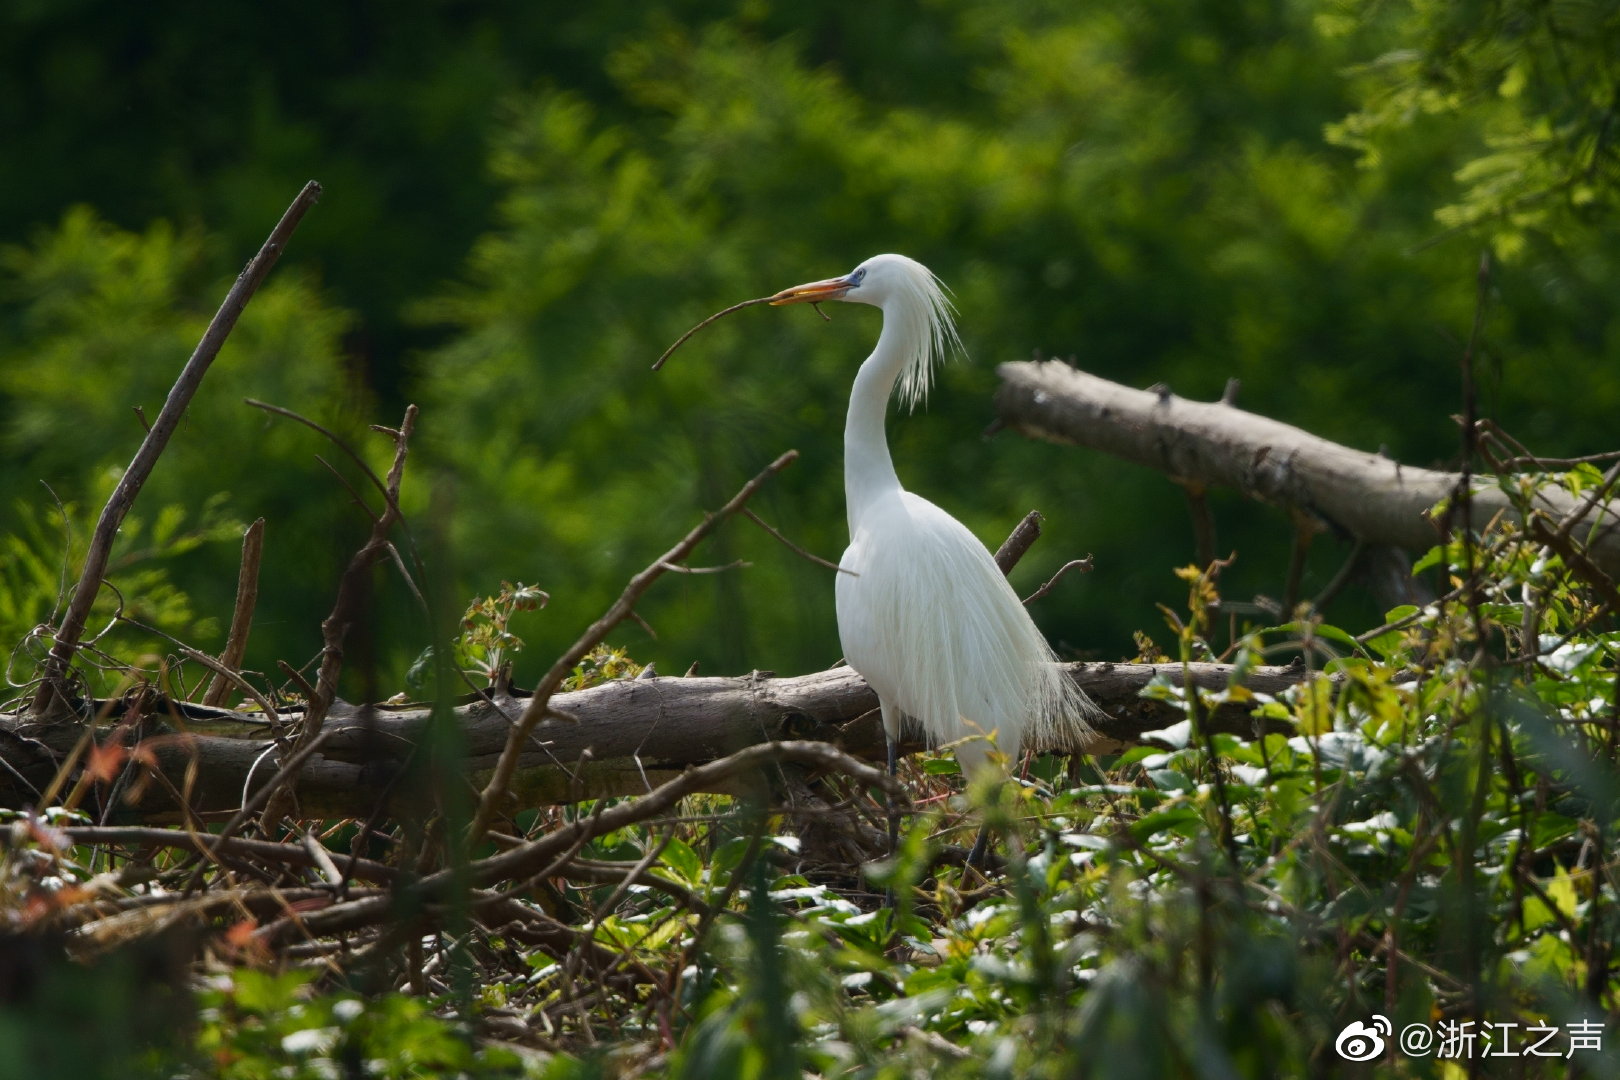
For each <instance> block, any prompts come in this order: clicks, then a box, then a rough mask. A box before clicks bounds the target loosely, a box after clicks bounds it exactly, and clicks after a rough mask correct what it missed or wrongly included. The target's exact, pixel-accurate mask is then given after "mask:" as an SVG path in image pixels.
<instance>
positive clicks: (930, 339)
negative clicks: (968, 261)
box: [849, 255, 965, 409]
mask: <svg viewBox="0 0 1620 1080" xmlns="http://www.w3.org/2000/svg"><path fill="white" fill-rule="evenodd" d="M861 271H865V274H864V275H863V280H862V281H861V284H860V285H859V286H858V287H857V288H856V289H855V291H854V293H853V294H852V295H851V296H850V297H849V298H850V299H851V300H859V299H864V298H863V297H861V296H860V295H859V294H860V293H872V294H878V296H880V297H881V299H877V298H874V299H873V300H868V301H867V302H868V303H874V302H875V303H878V304H879V306H880V307H882V308H883V318H884V321H885V322H888V321H889V320H894V321H897V322H898V323H900V325H899V326H897V327H896V328H895V329H896V330H897V331H899V333H900V340H901V341H904V342H906V343H907V344H908V345H909V346H910V355H908V356H907V357H906V358H905V366H904V367H903V368H902V369H901V372H900V381H899V385H898V389H897V394H898V396H899V398H900V403H901V404H902V405H904V406H905V407H906V408H907V409H914V408H916V406H917V404H918V403H919V402H924V401H927V400H928V387H929V384H930V383H931V382H932V381H933V377H934V365H935V364H937V363H942V362H944V361H946V360H949V359H951V357H952V356H953V355H958V356H960V355H965V352H964V350H963V348H962V339H961V338H960V337H958V336H957V333H956V308H955V306H954V305H953V304H952V303H951V298H950V295H949V293H948V292H947V290H946V288H945V286H944V284H943V283H942V282H941V281H940V280H939V278H937V277H935V276H934V274H933V272H932V271H931V270H929V269H928V267H926V266H924V265H923V264H922V263H920V262H917V261H916V260H915V259H908V258H906V256H904V255H875V256H873V257H872V258H870V259H868V260H866V262H864V263H862V264H861V266H860V267H859V268H858V269H857V270H856V271H855V273H857V274H859V273H861ZM850 276H851V277H854V274H851V275H850ZM880 289H881V290H882V292H881V293H879V290H880Z"/></svg>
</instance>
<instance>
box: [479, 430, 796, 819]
mask: <svg viewBox="0 0 1620 1080" xmlns="http://www.w3.org/2000/svg"><path fill="white" fill-rule="evenodd" d="M798 456H799V452H798V451H797V450H789V451H788V452H787V453H785V454H783V455H782V456H781V457H779V458H777V459H776V460H775V461H773V462H771V464H770V465H768V466H767V467H766V468H765V471H764V472H761V473H760V474H759V475H758V476H756V477H754V478H753V479H752V480H750V481H748V483H747V484H745V485H743V488H742V490H741V491H739V492H737V494H736V495H734V496H732V498H731V501H730V502H728V503H726V505H725V506H723V507H721V508H720V509H719V510H718V511H717V512H715V513H712V514H708V515H705V516H704V519H703V521H702V523H701V524H699V525H698V526H697V527H696V528H694V529H693V530H692V531H691V532H689V533H687V534H686V536H685V537H684V538H683V539H682V540H681V542H680V543H678V544H676V545H675V546H674V547H672V548H670V549H669V551H667V552H665V553H664V554H663V555H661V556H659V557H658V558H657V559H654V560H653V562H652V564H651V565H650V566H648V567H647V568H646V569H645V570H643V571H641V572H640V573H639V574H637V575H636V576H635V577H633V578H631V579H630V583H629V584H628V585H627V586H625V589H624V592H623V593H622V594H620V596H619V599H618V600H616V601H614V604H613V606H612V607H610V608H609V609H608V610H607V612H606V613H605V614H604V615H602V617H601V618H599V619H597V620H596V621H595V622H594V623H592V624H591V625H590V626H589V627H588V628H587V629H586V630H585V633H583V634H582V635H580V637H579V640H577V641H575V642H574V644H573V645H572V646H571V647H570V648H569V649H568V651H567V652H565V653H563V654H562V655H561V656H559V657H558V658H557V660H556V662H555V663H553V664H552V665H551V670H549V671H547V672H546V674H545V677H544V678H542V679H541V680H540V682H539V683H538V684H537V685H536V686H535V688H534V696H533V697H531V698H530V699H529V704H528V706H527V707H526V708H525V709H524V710H523V715H522V716H521V717H520V718H519V719H518V722H517V723H515V724H513V725H512V727H511V730H510V731H509V732H508V733H507V738H506V746H505V748H503V749H502V750H501V756H500V759H499V760H498V761H497V762H496V765H495V772H494V775H492V776H491V777H490V780H489V783H488V784H487V785H485V787H484V790H483V792H482V793H480V795H479V796H478V812H477V814H476V815H475V816H474V817H473V822H472V825H471V826H470V827H469V828H468V830H467V833H468V838H469V843H476V842H477V841H478V840H480V839H482V838H483V836H484V834H485V833H487V832H488V831H489V828H490V826H491V825H492V824H493V823H494V821H495V814H496V810H497V807H498V806H499V805H500V803H501V802H503V801H504V800H505V798H506V795H507V790H508V788H509V787H510V786H511V783H512V776H513V774H514V773H516V772H517V767H518V761H519V759H520V757H521V756H522V754H523V744H524V743H525V741H526V740H527V739H528V738H529V734H530V732H532V731H533V730H534V727H535V725H536V724H538V723H539V722H540V721H541V720H542V719H543V718H544V717H545V716H546V715H547V714H548V708H547V707H548V705H549V703H550V701H551V695H552V694H554V693H556V692H557V689H558V688H559V687H560V686H562V683H563V680H564V679H566V678H567V677H568V673H569V672H571V671H573V670H574V667H575V666H576V665H577V664H578V663H579V662H580V661H581V660H583V659H584V658H585V656H586V654H587V653H589V652H590V651H591V650H592V649H594V648H595V647H596V646H597V645H598V644H600V643H601V641H602V639H603V638H605V637H606V636H607V635H608V632H609V631H611V630H612V629H613V628H614V627H615V626H617V625H619V623H621V622H623V621H624V620H625V619H626V618H628V617H629V616H630V614H631V612H632V611H633V610H634V609H635V605H636V601H638V600H640V599H641V597H642V595H643V594H645V593H646V591H647V590H648V589H649V588H651V587H652V584H653V582H655V581H657V580H658V579H659V578H660V577H661V576H663V574H664V567H665V565H666V564H669V563H678V562H681V561H682V560H683V559H685V558H686V557H687V556H688V555H690V554H691V553H692V551H693V550H694V549H695V548H696V547H697V546H698V544H700V543H702V542H703V540H704V539H705V538H706V537H708V535H709V534H710V533H712V532H713V531H714V530H715V529H716V528H718V527H719V525H720V523H721V522H722V521H724V520H725V519H726V518H728V517H730V516H731V515H733V514H735V513H737V511H739V510H741V509H742V507H743V505H744V504H745V503H746V502H748V500H749V499H751V498H753V496H754V494H755V492H757V491H759V489H760V488H761V487H763V486H764V485H765V482H766V481H767V480H769V479H770V478H771V477H772V476H775V475H776V474H777V473H779V472H781V471H782V470H783V469H785V468H787V467H788V466H789V465H790V464H792V463H793V462H794V461H795V460H796V459H797V458H798Z"/></svg>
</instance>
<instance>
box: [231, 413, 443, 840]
mask: <svg viewBox="0 0 1620 1080" xmlns="http://www.w3.org/2000/svg"><path fill="white" fill-rule="evenodd" d="M272 411H284V410H275V409H272ZM298 419H300V420H303V418H302V417H298ZM304 422H305V423H310V422H309V421H307V420H305V421H304ZM310 426H311V427H314V428H316V430H322V429H321V428H319V427H318V425H315V424H313V423H310ZM415 427H416V406H415V405H407V406H405V419H404V420H403V421H401V423H400V425H399V430H398V431H395V430H393V429H391V428H376V430H378V431H383V432H386V433H387V434H389V435H392V436H393V439H394V463H393V465H392V466H391V467H390V468H389V470H388V478H387V480H386V482H384V483H382V484H381V487H382V492H383V499H384V504H385V505H384V506H383V512H382V513H381V514H380V515H378V516H377V517H376V518H375V519H374V520H373V522H372V525H371V536H370V537H369V538H368V539H367V540H366V543H365V545H364V546H363V547H361V548H360V550H359V551H357V552H355V553H354V556H353V558H351V559H350V560H349V565H348V566H347V567H345V568H344V570H343V576H342V577H341V578H339V579H338V594H337V599H336V600H334V601H333V602H332V613H331V614H330V615H328V616H327V617H326V618H325V619H324V620H322V622H321V666H320V670H319V671H318V673H317V674H316V677H315V693H314V694H313V695H312V696H311V697H310V699H309V705H308V708H306V709H305V711H304V722H303V723H302V724H301V725H299V729H298V734H297V736H296V737H295V738H294V740H293V744H292V749H293V754H292V757H291V758H290V759H289V761H288V764H287V765H286V767H284V769H283V772H282V775H283V776H284V777H285V778H286V779H285V780H284V782H283V783H282V784H281V785H280V786H279V788H278V790H277V792H276V796H275V798H273V799H270V800H268V801H267V802H266V803H265V810H264V823H263V824H264V827H265V829H266V831H268V830H269V828H270V827H271V826H272V825H273V824H274V823H275V822H277V821H279V820H280V819H281V818H282V817H283V816H285V815H286V812H287V810H288V809H289V807H290V805H291V802H292V797H293V778H294V777H296V775H297V771H298V769H299V768H301V767H302V766H303V763H304V761H306V760H307V755H305V754H304V753H302V751H303V750H304V749H305V748H307V747H309V746H311V745H313V740H314V739H315V738H316V737H317V736H318V735H319V733H320V730H321V725H323V724H324V723H325V722H326V713H327V711H328V710H329V709H330V708H331V707H332V702H333V701H335V700H337V680H338V675H339V674H340V673H341V672H342V670H343V642H344V639H345V638H347V637H348V634H349V627H350V626H352V625H353V624H354V622H355V621H356V620H357V619H358V618H359V614H360V613H359V608H360V602H361V601H360V598H361V596H362V594H363V588H362V585H361V582H362V580H363V579H364V577H365V575H366V574H367V573H368V572H369V571H370V570H371V567H372V565H373V564H374V563H376V562H378V561H379V560H381V559H382V558H383V557H384V556H386V555H387V554H388V552H389V550H390V548H391V545H390V544H389V542H388V534H389V533H390V532H391V531H392V530H393V528H394V526H395V525H396V524H397V523H398V522H399V519H400V516H401V515H400V509H399V485H400V482H401V481H402V480H403V479H404V476H405V456H406V454H407V452H408V451H409V448H410V440H411V432H412V431H413V430H414V429H415ZM327 434H328V435H330V434H331V433H330V432H327ZM334 441H335V442H337V445H338V446H339V447H341V448H342V449H343V450H344V451H345V452H347V453H348V454H349V455H350V456H351V457H355V458H358V455H357V454H355V453H354V452H353V451H352V450H349V448H348V447H347V446H345V445H344V443H343V442H342V441H341V440H337V439H334ZM366 472H367V474H368V475H370V476H371V477H372V480H373V481H374V482H375V481H376V474H374V473H372V472H371V470H370V469H367V470H366ZM294 762H296V763H297V764H296V765H294V764H293V763H294ZM278 779H281V778H280V777H278Z"/></svg>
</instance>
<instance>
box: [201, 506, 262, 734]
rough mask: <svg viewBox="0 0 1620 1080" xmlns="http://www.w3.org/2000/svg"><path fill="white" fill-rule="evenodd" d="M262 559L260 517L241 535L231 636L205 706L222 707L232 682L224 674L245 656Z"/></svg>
mask: <svg viewBox="0 0 1620 1080" xmlns="http://www.w3.org/2000/svg"><path fill="white" fill-rule="evenodd" d="M263 557H264V518H259V519H257V520H256V521H254V522H253V524H251V525H249V526H248V527H247V531H246V532H244V533H243V534H242V568H241V570H240V571H238V572H237V575H236V606H235V608H233V609H232V611H231V629H230V633H228V634H226V635H225V651H224V652H222V653H220V654H219V663H220V666H221V667H223V668H224V669H225V672H216V673H215V675H214V681H213V682H211V683H209V684H208V692H207V693H206V694H204V695H203V704H204V705H223V704H225V696H226V695H227V694H228V693H229V692H230V688H231V686H232V684H233V682H234V683H237V684H238V685H239V684H240V680H233V679H232V678H231V676H230V675H228V674H226V672H235V671H237V669H239V668H240V667H241V666H242V657H243V656H245V655H246V654H247V641H248V631H249V630H251V629H252V628H253V609H254V607H255V606H256V605H257V604H258V601H259V562H260V560H261V559H262V558H263Z"/></svg>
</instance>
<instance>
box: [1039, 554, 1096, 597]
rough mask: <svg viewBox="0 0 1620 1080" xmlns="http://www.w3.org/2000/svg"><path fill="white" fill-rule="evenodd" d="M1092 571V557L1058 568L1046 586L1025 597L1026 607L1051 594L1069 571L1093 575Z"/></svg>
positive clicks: (1075, 560)
mask: <svg viewBox="0 0 1620 1080" xmlns="http://www.w3.org/2000/svg"><path fill="white" fill-rule="evenodd" d="M1091 569H1092V565H1091V556H1090V555H1087V556H1086V557H1085V558H1083V559H1070V560H1069V561H1068V562H1066V563H1064V564H1063V565H1062V566H1060V567H1058V569H1057V573H1055V574H1053V575H1052V576H1051V577H1049V578H1047V579H1046V584H1045V585H1042V586H1041V587H1040V588H1038V589H1036V590H1035V591H1034V592H1032V593H1030V594H1029V595H1028V596H1026V597H1024V606H1025V607H1028V606H1029V605H1030V604H1033V603H1034V602H1035V601H1037V600H1039V599H1040V598H1041V597H1043V596H1045V595H1046V594H1047V593H1049V592H1051V591H1052V588H1053V586H1055V585H1056V584H1057V583H1058V582H1059V581H1062V580H1063V577H1064V575H1066V574H1067V573H1068V572H1069V571H1071V570H1078V571H1079V572H1080V573H1082V574H1089V573H1091Z"/></svg>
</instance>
